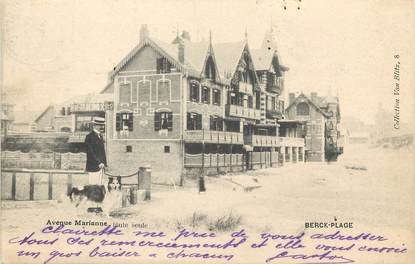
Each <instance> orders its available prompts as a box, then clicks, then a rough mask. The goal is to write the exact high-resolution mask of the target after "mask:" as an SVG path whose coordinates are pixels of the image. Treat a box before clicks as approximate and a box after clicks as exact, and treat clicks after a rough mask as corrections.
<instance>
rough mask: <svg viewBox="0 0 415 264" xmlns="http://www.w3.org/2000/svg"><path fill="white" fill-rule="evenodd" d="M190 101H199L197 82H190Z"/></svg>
mask: <svg viewBox="0 0 415 264" xmlns="http://www.w3.org/2000/svg"><path fill="white" fill-rule="evenodd" d="M190 101H192V102H199V83H197V82H190Z"/></svg>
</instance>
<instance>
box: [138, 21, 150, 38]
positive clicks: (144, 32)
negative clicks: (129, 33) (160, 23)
mask: <svg viewBox="0 0 415 264" xmlns="http://www.w3.org/2000/svg"><path fill="white" fill-rule="evenodd" d="M149 36H150V32H149V31H148V27H147V24H143V25H141V28H140V42H143V41H144V40H145V39H146V38H148V37H149Z"/></svg>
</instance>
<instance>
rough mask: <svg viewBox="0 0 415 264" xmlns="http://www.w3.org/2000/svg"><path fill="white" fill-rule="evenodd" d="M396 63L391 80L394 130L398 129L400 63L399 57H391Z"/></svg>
mask: <svg viewBox="0 0 415 264" xmlns="http://www.w3.org/2000/svg"><path fill="white" fill-rule="evenodd" d="M393 57H394V58H395V59H396V60H397V61H396V62H395V67H394V68H393V80H394V86H393V95H394V104H393V113H394V115H393V127H394V128H395V129H399V128H400V124H399V123H400V115H399V111H400V98H399V96H400V80H401V76H400V67H401V62H400V61H399V58H400V56H399V55H398V54H396V55H394V56H393Z"/></svg>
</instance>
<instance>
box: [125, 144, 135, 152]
mask: <svg viewBox="0 0 415 264" xmlns="http://www.w3.org/2000/svg"><path fill="white" fill-rule="evenodd" d="M125 152H133V146H130V145H128V146H126V147H125Z"/></svg>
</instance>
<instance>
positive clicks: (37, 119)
mask: <svg viewBox="0 0 415 264" xmlns="http://www.w3.org/2000/svg"><path fill="white" fill-rule="evenodd" d="M53 109H54V107H53V105H49V106H48V107H46V109H45V110H44V111H43V112H42V113H41V114H40V115H39V116H38V117H37V118H36V119H35V122H38V121H39V119H41V118H42V117H43V116H44V115H45V114H46V113H47V112H49V111H53Z"/></svg>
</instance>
